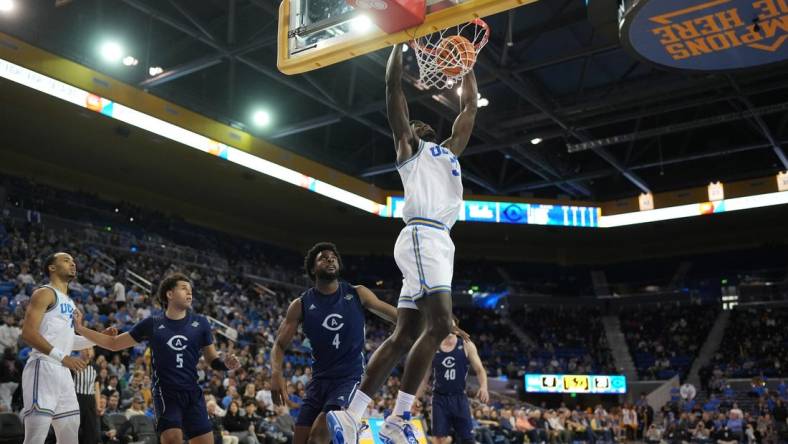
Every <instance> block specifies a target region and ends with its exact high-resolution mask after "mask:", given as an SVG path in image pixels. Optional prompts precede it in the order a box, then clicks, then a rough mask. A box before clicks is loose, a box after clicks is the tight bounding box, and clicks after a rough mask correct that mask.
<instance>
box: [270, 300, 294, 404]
mask: <svg viewBox="0 0 788 444" xmlns="http://www.w3.org/2000/svg"><path fill="white" fill-rule="evenodd" d="M300 323H301V298H298V299H296V300H295V301H293V302H292V303H290V306H289V307H288V308H287V315H285V320H284V322H282V325H281V326H279V332H278V333H277V334H276V340H275V341H274V348H273V350H271V373H272V375H271V376H272V377H271V398H272V399H273V401H274V404H276V405H287V402H288V397H287V382H286V381H285V378H284V376H283V375H282V367H283V364H284V360H285V350H287V348H288V347H290V343H291V342H293V336H295V334H296V332H298V324H300Z"/></svg>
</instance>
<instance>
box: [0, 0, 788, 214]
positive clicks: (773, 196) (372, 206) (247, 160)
mask: <svg viewBox="0 0 788 444" xmlns="http://www.w3.org/2000/svg"><path fill="white" fill-rule="evenodd" d="M763 1H769V0H763ZM0 77H2V78H5V79H7V80H10V81H12V82H15V83H18V84H20V85H24V86H26V87H28V88H32V89H34V90H36V91H40V92H43V93H45V94H47V95H49V96H52V97H56V98H58V99H61V100H64V101H66V102H69V103H72V104H74V105H77V106H79V107H80V108H85V109H89V110H91V111H94V112H97V113H100V114H103V115H105V116H107V117H110V118H112V119H116V120H119V121H121V122H125V123H127V124H129V125H133V126H135V127H137V128H140V129H144V130H146V131H149V132H151V133H154V134H157V135H159V136H161V137H165V138H167V139H170V140H173V141H175V142H178V143H181V144H183V145H185V146H187V147H189V148H192V149H196V150H199V151H202V152H204V153H208V154H211V155H213V156H216V157H217V158H220V159H223V160H226V161H229V162H233V163H235V164H237V165H241V166H244V167H246V168H249V169H252V170H254V171H257V172H259V173H262V174H265V175H268V176H271V177H274V178H277V179H279V180H282V181H284V182H287V183H289V184H292V185H295V186H298V187H301V188H304V189H307V190H309V191H312V192H314V193H317V194H320V195H322V196H326V197H328V198H330V199H334V200H336V201H339V202H342V203H344V204H347V205H350V206H353V207H355V208H359V209H361V210H363V211H366V212H368V213H372V214H377V215H379V216H382V217H398V218H401V217H402V207H403V205H404V203H405V200H404V198H403V197H401V196H390V197H389V198H388V199H387V203H386V204H379V203H377V202H375V201H373V200H371V199H368V198H366V197H363V196H360V195H358V194H355V193H353V192H350V191H347V190H344V189H342V188H339V187H336V186H334V185H331V184H329V183H327V182H323V181H321V180H318V179H315V178H314V177H311V176H308V175H306V174H303V173H300V172H298V171H295V170H292V169H290V168H287V167H284V166H282V165H279V164H277V163H274V162H271V161H268V160H265V159H263V158H260V157H257V156H255V155H253V154H249V153H247V152H246V151H243V150H240V149H238V148H235V147H232V146H230V145H225V144H223V143H221V142H217V141H215V140H212V139H210V138H208V137H205V136H202V135H200V134H197V133H195V132H193V131H190V130H187V129H185V128H181V127H179V126H177V125H173V124H171V123H169V122H166V121H164V120H161V119H158V118H156V117H153V116H151V115H148V114H145V113H143V112H140V111H137V110H134V109H132V108H129V107H127V106H124V105H122V104H120V103H117V102H114V101H112V100H109V99H107V98H104V97H100V96H98V95H96V94H93V93H90V92H88V91H85V90H82V89H79V88H76V87H73V86H71V85H68V84H66V83H64V82H61V81H59V80H55V79H53V78H51V77H48V76H45V75H43V74H39V73H37V72H35V71H32V70H30V69H27V68H24V67H22V66H19V65H16V64H14V63H11V62H8V61H6V60H3V59H0ZM784 204H788V191H780V192H775V193H767V194H759V195H754V196H745V197H737V198H733V199H724V200H719V201H715V202H702V203H695V204H689V205H680V206H676V207H668V208H659V209H655V210H649V211H639V212H634V213H624V214H614V215H610V216H603V215H602V214H601V209H600V208H599V207H588V206H574V205H547V204H530V203H519V202H500V201H473V200H470V201H463V207H462V211H461V213H460V217H459V220H461V221H465V222H485V223H501V224H520V225H552V226H562V227H590V228H609V227H620V226H625V225H634V224H641V223H647V222H657V221H665V220H671V219H679V218H684V217H692V216H701V215H708V214H718V213H724V212H731V211H738V210H746V209H751V208H760V207H768V206H773V205H784Z"/></svg>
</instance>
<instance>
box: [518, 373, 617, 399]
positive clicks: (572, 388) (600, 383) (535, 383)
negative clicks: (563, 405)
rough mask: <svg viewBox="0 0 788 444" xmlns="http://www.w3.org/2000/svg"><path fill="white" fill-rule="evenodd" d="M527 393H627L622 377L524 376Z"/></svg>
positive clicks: (529, 374)
mask: <svg viewBox="0 0 788 444" xmlns="http://www.w3.org/2000/svg"><path fill="white" fill-rule="evenodd" d="M525 391H526V392H528V393H593V394H622V393H626V392H627V378H626V376H623V375H545V374H531V373H528V374H526V375H525Z"/></svg>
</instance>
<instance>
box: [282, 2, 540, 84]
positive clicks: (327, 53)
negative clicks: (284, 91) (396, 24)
mask: <svg viewBox="0 0 788 444" xmlns="http://www.w3.org/2000/svg"><path fill="white" fill-rule="evenodd" d="M536 1H538V0H427V13H426V16H425V19H424V23H422V24H421V25H419V26H416V27H413V28H410V29H406V30H404V31H399V32H396V33H393V34H387V33H386V32H384V31H382V30H380V29H379V28H378V27H376V26H375V25H374V24H373V25H371V27H370V28H369V29H364V28H365V27H367V26H369V23H368V22H364V21H362V20H363V19H360V17H361V15H362V13H363V11H357V10H354V9H353V8H352V7H351V6H350V5H349V4H348V2H347V1H346V0H282V3H281V4H280V6H279V43H278V45H279V47H278V60H277V66H278V67H279V70H280V71H282V72H283V73H285V74H300V73H304V72H308V71H312V70H315V69H318V68H322V67H325V66H329V65H333V64H335V63H339V62H342V61H345V60H348V59H351V58H353V57H357V56H360V55H363V54H366V53H369V52H372V51H376V50H378V49H381V48H384V47H386V46H392V45H395V44H397V43H403V42H407V41H409V40H412V39H413V38H417V37H422V36H424V35H427V34H431V33H433V32H436V31H440V30H442V29H445V28H448V27H450V26H455V25H459V24H461V23H466V22H469V21H471V20H473V19H475V18H483V17H487V16H490V15H493V14H497V13H499V12H503V11H506V10H509V9H513V8H516V7H518V6H524V5H527V4H530V3H534V2H536Z"/></svg>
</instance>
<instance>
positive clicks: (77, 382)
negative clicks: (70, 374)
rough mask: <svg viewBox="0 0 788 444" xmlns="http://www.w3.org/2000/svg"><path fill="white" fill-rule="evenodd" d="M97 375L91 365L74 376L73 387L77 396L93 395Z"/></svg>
mask: <svg viewBox="0 0 788 444" xmlns="http://www.w3.org/2000/svg"><path fill="white" fill-rule="evenodd" d="M97 376H98V373H96V369H95V368H94V367H93V366H92V365H88V366H87V367H85V368H84V369H82V370H81V371H80V372H78V373H77V374H75V375H74V386H75V387H76V389H77V394H78V395H92V394H94V393H95V388H96V387H95V382H96V377H97Z"/></svg>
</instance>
